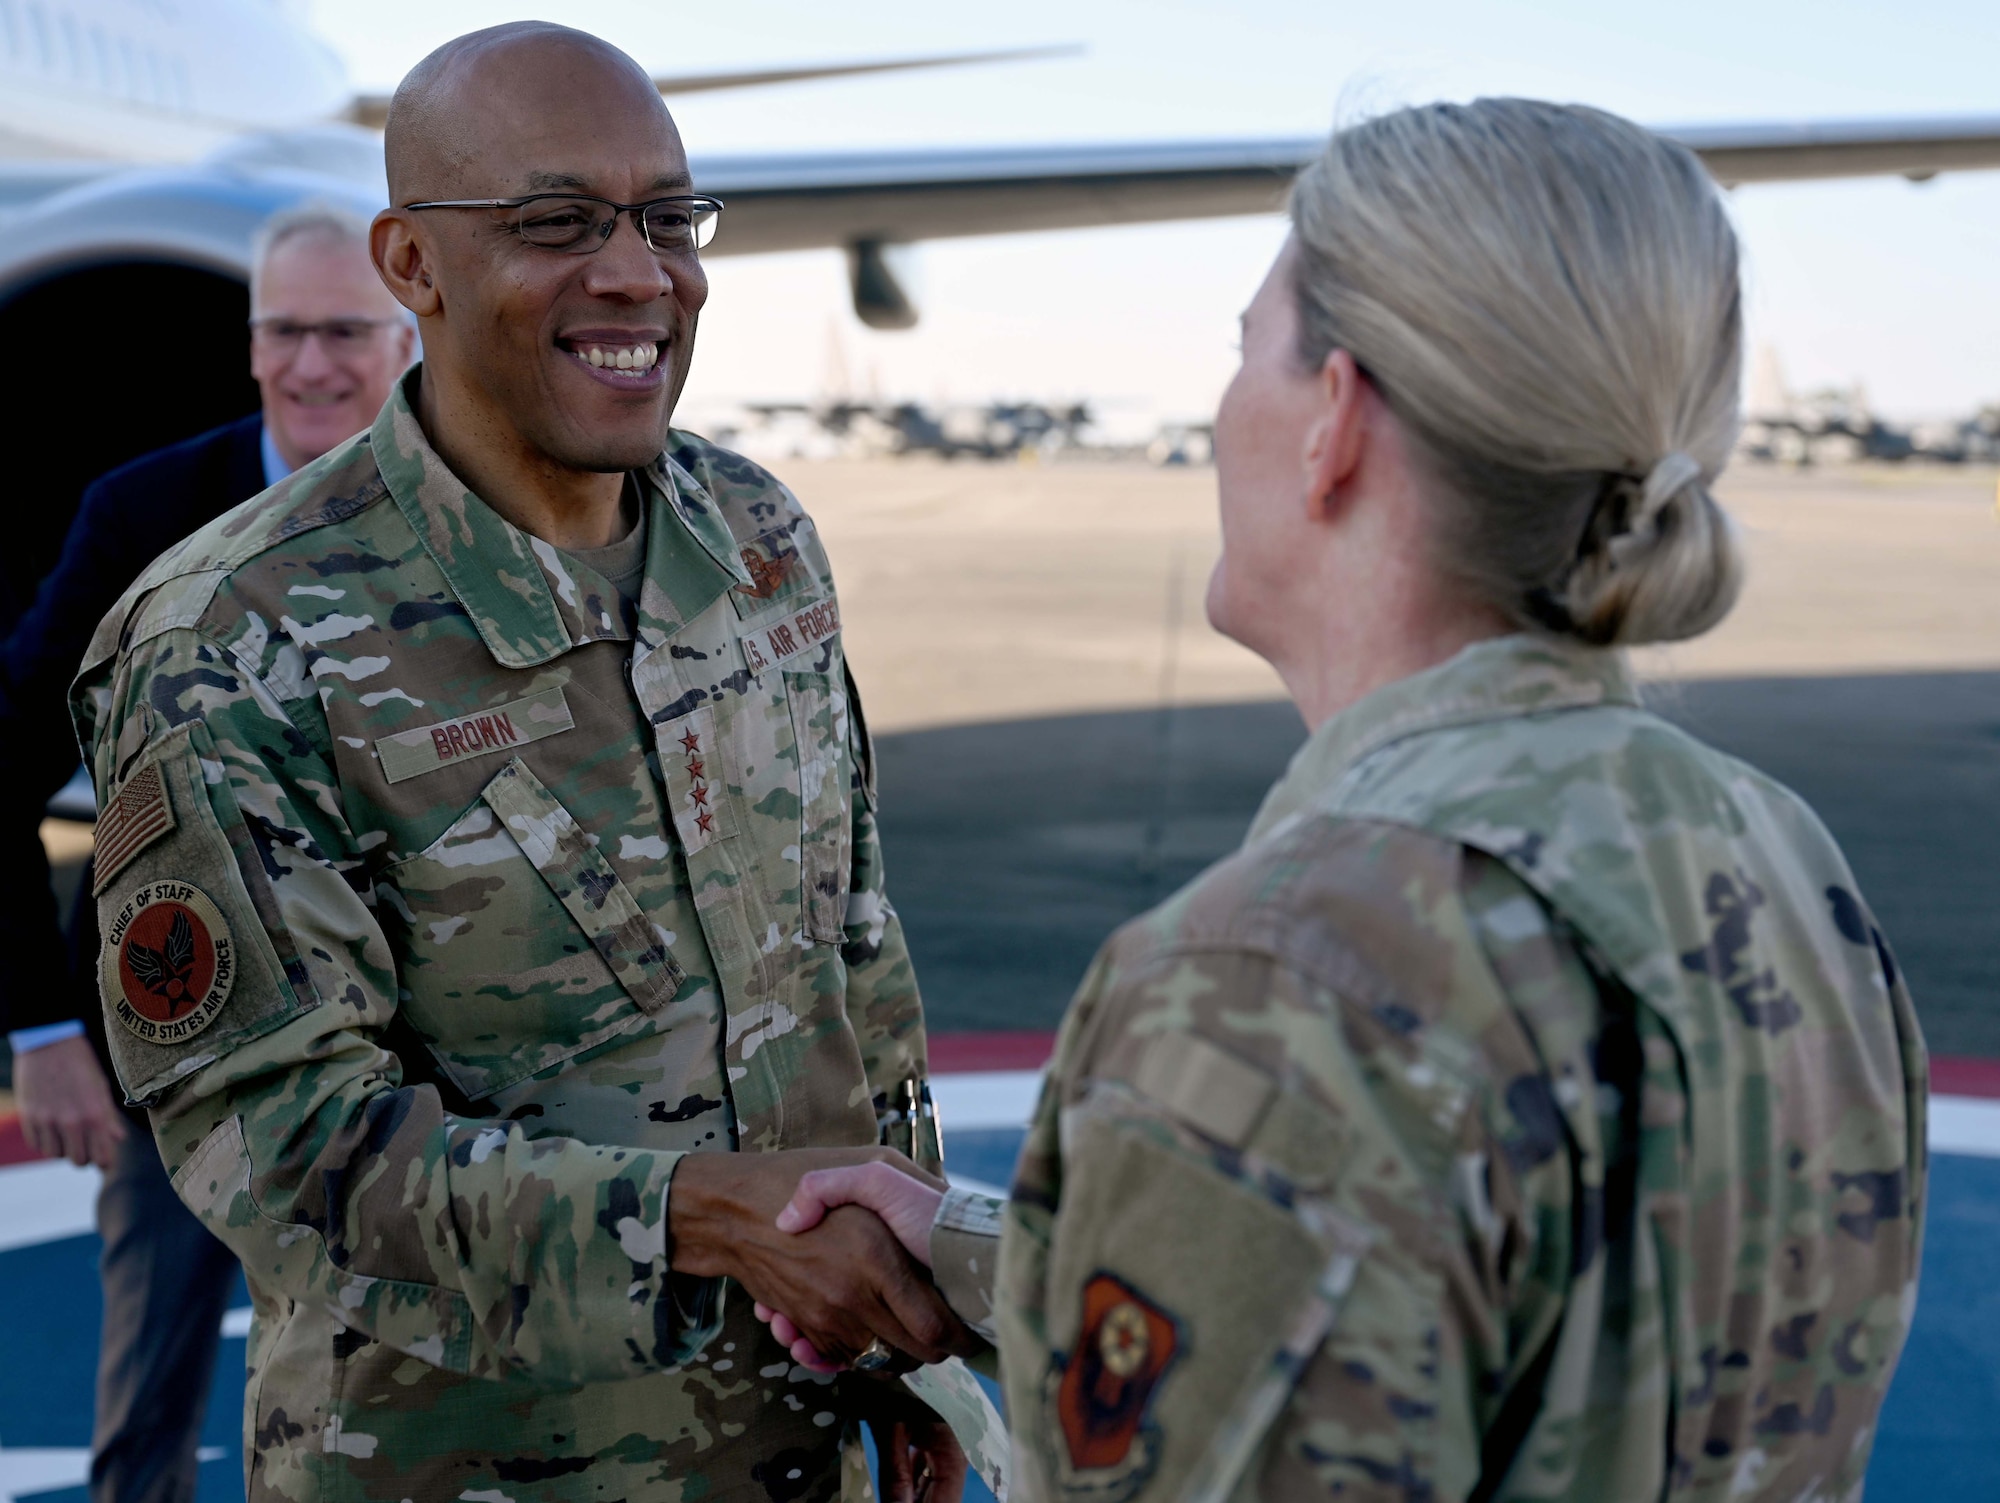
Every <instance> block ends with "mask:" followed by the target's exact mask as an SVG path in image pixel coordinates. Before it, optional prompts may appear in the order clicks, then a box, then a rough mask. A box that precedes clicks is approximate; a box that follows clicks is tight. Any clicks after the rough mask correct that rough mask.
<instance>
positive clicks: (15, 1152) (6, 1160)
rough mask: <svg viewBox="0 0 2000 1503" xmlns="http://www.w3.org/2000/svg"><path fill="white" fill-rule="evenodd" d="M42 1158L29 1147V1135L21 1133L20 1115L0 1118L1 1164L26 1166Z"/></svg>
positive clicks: (15, 1114) (8, 1115) (10, 1114)
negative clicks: (31, 1161) (29, 1162)
mask: <svg viewBox="0 0 2000 1503" xmlns="http://www.w3.org/2000/svg"><path fill="white" fill-rule="evenodd" d="M40 1157H41V1155H40V1154H39V1153H36V1152H35V1150H34V1149H32V1148H30V1147H29V1146H28V1139H27V1135H26V1134H25V1133H23V1132H22V1131H21V1116H20V1113H18V1112H8V1113H7V1114H6V1115H4V1116H0V1164H25V1163H27V1162H28V1161H29V1160H30V1159H38V1158H40Z"/></svg>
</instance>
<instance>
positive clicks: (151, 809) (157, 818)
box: [90, 762, 174, 897]
mask: <svg viewBox="0 0 2000 1503" xmlns="http://www.w3.org/2000/svg"><path fill="white" fill-rule="evenodd" d="M173 827H174V806H173V802H172V800H170V799H169V798H168V797H167V784H166V779H164V778H162V777H161V776H160V765H159V763H157V762H148V763H147V764H146V765H145V766H144V767H142V768H140V769H139V770H138V771H137V772H135V773H133V774H132V776H131V777H129V778H127V779H126V780H125V786H124V787H123V788H121V789H119V790H118V792H117V793H115V794H114V795H112V798H111V802H110V803H108V804H106V805H105V806H104V812H103V813H102V814H100V815H98V816H97V844H96V849H95V850H94V851H93V853H92V854H93V856H94V857H95V860H94V862H93V866H94V868H95V871H96V876H95V877H94V878H93V879H92V881H91V884H90V894H91V896H92V897H95V896H97V894H99V893H101V892H103V891H104V887H105V884H106V883H108V882H109V881H110V880H111V879H112V878H113V877H115V876H117V875H118V874H119V873H120V872H121V871H123V870H124V869H125V868H126V867H127V866H128V865H129V864H130V863H131V860H132V858H133V857H134V856H136V855H138V854H139V852H141V851H143V850H144V849H146V847H147V846H149V845H151V844H152V843H153V842H154V841H156V840H158V839H159V838H160V837H161V836H162V835H165V834H167V833H168V832H169V831H171V830H172V829H173Z"/></svg>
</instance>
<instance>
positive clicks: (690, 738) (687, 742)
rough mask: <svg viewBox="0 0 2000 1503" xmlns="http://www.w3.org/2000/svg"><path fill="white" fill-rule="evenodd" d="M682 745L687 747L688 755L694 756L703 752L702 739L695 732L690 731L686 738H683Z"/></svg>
mask: <svg viewBox="0 0 2000 1503" xmlns="http://www.w3.org/2000/svg"><path fill="white" fill-rule="evenodd" d="M681 745H682V746H684V747H686V748H687V750H688V753H689V754H690V755H692V754H693V753H695V752H698V751H700V750H701V737H699V736H697V735H696V734H695V733H694V732H693V731H689V732H688V733H687V734H686V735H685V736H683V737H681Z"/></svg>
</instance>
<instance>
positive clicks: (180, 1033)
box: [99, 880, 236, 1045]
mask: <svg viewBox="0 0 2000 1503" xmlns="http://www.w3.org/2000/svg"><path fill="white" fill-rule="evenodd" d="M99 965H100V967H101V968H102V971H103V985H104V1000H105V1001H106V1002H107V1003H109V1004H110V1006H111V1010H112V1011H113V1012H114V1013H116V1014H117V1015H118V1021H119V1022H121V1023H123V1024H124V1025H125V1026H126V1027H127V1028H129V1029H130V1030H131V1031H132V1032H133V1033H135V1034H137V1035H138V1036H139V1037H140V1038H142V1039H144V1040H145V1041H146V1042H147V1043H149V1044H162V1045H165V1044H179V1043H183V1042H185V1041H186V1040H188V1039H191V1038H193V1037H194V1036H195V1035H196V1034H197V1033H200V1032H201V1031H202V1029H204V1028H206V1027H208V1025H209V1024H210V1023H213V1022H214V1021H215V1019H216V1016H217V1014H219V1013H220V1012H221V1011H222V1004H223V1003H224V1002H227V1001H228V1000H229V988H230V987H231V986H232V985H233V984H234V983H235V981H236V939H235V936H234V935H232V934H231V933H230V932H229V922H228V920H226V919H224V918H223V916H222V910H221V909H219V908H217V907H216V906H215V904H214V902H213V901H211V900H210V898H209V896H208V894H207V893H205V892H203V891H202V890H201V889H200V888H199V887H196V886H194V885H193V884H192V883H190V882H178V881H171V880H169V881H163V882H148V883H147V884H146V885H145V886H144V887H141V888H140V889H139V890H138V891H137V892H135V893H133V894H132V896H130V897H129V898H127V899H126V900H125V901H124V902H123V903H121V904H119V905H118V912H117V913H116V914H114V915H113V916H112V918H111V922H110V923H109V925H108V926H107V927H106V929H105V932H104V948H103V951H102V953H101V955H100V958H99Z"/></svg>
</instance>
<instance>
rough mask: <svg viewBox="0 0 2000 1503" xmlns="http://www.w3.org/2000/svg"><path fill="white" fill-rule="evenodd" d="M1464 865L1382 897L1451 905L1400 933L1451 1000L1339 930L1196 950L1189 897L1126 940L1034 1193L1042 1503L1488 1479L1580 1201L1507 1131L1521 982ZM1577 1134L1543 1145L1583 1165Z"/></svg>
mask: <svg viewBox="0 0 2000 1503" xmlns="http://www.w3.org/2000/svg"><path fill="white" fill-rule="evenodd" d="M1403 875H1405V876H1413V875H1417V874H1416V873H1414V872H1406V873H1404V874H1403ZM1453 875H1454V874H1453V873H1449V872H1445V873H1441V874H1440V876H1439V889H1438V890H1437V891H1436V892H1433V893H1428V894H1426V893H1423V892H1420V891H1417V890H1416V884H1415V883H1409V884H1407V885H1406V886H1405V887H1403V888H1396V887H1392V886H1391V887H1383V888H1380V889H1378V890H1379V891H1381V892H1383V893H1385V894H1387V895H1388V897H1389V898H1390V899H1391V900H1393V901H1396V902H1408V903H1410V904H1412V905H1413V906H1418V907H1420V908H1421V910H1422V911H1423V912H1424V913H1425V924H1424V931H1425V932H1423V933H1422V937H1421V945H1418V944H1417V942H1416V938H1415V933H1414V931H1413V930H1412V931H1409V932H1406V935H1405V940H1407V942H1404V941H1396V942H1395V943H1396V944H1397V945H1398V947H1399V948H1401V949H1402V950H1403V952H1404V953H1405V954H1406V955H1410V956H1421V957H1422V959H1421V961H1420V962H1419V963H1421V964H1422V965H1423V966H1424V967H1425V968H1426V969H1427V970H1428V971H1429V972H1430V975H1431V977H1432V978H1434V981H1435V989H1434V990H1432V989H1428V988H1427V989H1424V990H1408V991H1405V990H1403V989H1402V988H1401V987H1398V988H1397V989H1396V990H1394V991H1391V990H1388V989H1386V988H1385V986H1384V984H1383V980H1382V977H1383V972H1382V971H1380V970H1377V969H1375V968H1373V967H1372V966H1368V965H1365V964H1361V963H1357V961H1356V958H1355V956H1354V953H1353V952H1352V951H1350V950H1348V949H1346V948H1345V946H1344V943H1343V942H1342V941H1341V940H1340V939H1339V937H1338V936H1333V937H1332V938H1331V939H1330V940H1328V939H1325V938H1321V939H1315V940H1313V941H1312V942H1311V943H1309V944H1306V945H1304V946H1301V947H1297V948H1295V949H1288V948H1287V947H1286V946H1284V945H1280V946H1277V947H1275V948H1274V947H1270V946H1267V945H1264V944H1259V943H1252V942H1249V941H1247V940H1240V939H1238V938H1235V937H1226V938H1189V937H1188V934H1187V933H1186V932H1184V930H1185V929H1186V928H1192V927H1196V926H1194V925H1192V924H1190V923H1189V921H1187V920H1186V918H1185V915H1181V916H1178V917H1177V916H1174V915H1168V916H1167V917H1164V918H1160V917H1155V918H1153V919H1149V920H1142V921H1140V922H1139V923H1138V924H1136V925H1134V926H1130V927H1129V928H1128V930H1126V931H1124V932H1123V933H1121V935H1120V936H1118V937H1115V938H1114V939H1113V941H1112V942H1111V943H1110V944H1109V945H1107V947H1106V950H1105V952H1104V954H1103V955H1102V956H1100V958H1099V961H1098V963H1097V964H1096V966H1094V967H1093V969H1092V972H1091V974H1090V976H1089V977H1088V978H1087V979H1086V981H1085V983H1084V985H1083V988H1082V991H1081V992H1080V994H1079V996H1078V998H1077V999H1076V1001H1075V1002H1074V1003H1073V1004H1072V1008H1071V1011H1070V1014H1069V1016H1068V1017H1067V1018H1066V1019H1065V1022H1064V1025H1063V1030H1062V1034H1061V1036H1060V1038H1059V1041H1058V1045H1057V1053H1056V1059H1055V1061H1054V1063H1053V1065H1052V1066H1051V1073H1050V1079H1049V1083H1048V1085H1047V1087H1046V1088H1045V1090H1044V1094H1043V1097H1042V1100H1041V1103H1040V1105H1039V1107H1038V1108H1037V1112H1036V1115H1035V1118H1034V1121H1033V1124H1032V1126H1031V1128H1030V1131H1029V1136H1028V1140H1027V1142H1026V1144H1025V1146H1024V1148H1023V1152H1022V1157H1021V1160H1020V1165H1019V1168H1018V1170H1017V1174H1016V1180H1015V1184H1014V1187H1013V1191H1012V1195H1011V1198H1010V1201H1009V1203H1008V1205H1007V1207H1006V1212H1005V1222H1006V1224H1005V1231H1004V1236H1003V1242H1002V1247H1001V1259H1000V1272H999V1279H998V1286H999V1287H998V1298H997V1306H998V1313H997V1325H998V1330H999V1347H1000V1366H1001V1373H1002V1377H1003V1380H1004V1383H1005V1387H1006V1395H1007V1409H1008V1413H1009V1415H1010V1416H1011V1418H1012V1423H1013V1427H1014V1433H1015V1437H1016V1463H1017V1468H1018V1469H1019V1473H1020V1476H1021V1478H1022V1482H1021V1495H1022V1496H1025V1497H1044V1496H1048V1497H1054V1496H1058V1495H1063V1496H1068V1495H1074V1494H1079V1493H1081V1492H1092V1493H1104V1494H1107V1495H1108V1494H1111V1493H1115V1494H1116V1495H1117V1496H1119V1497H1121V1498H1127V1499H1142V1500H1143V1499H1151V1498H1155V1497H1160V1498H1165V1497H1169V1496H1172V1497H1175V1498H1182V1497H1186V1498H1211V1497H1212V1498H1217V1499H1220V1498H1223V1497H1228V1496H1233V1495H1235V1490H1236V1489H1237V1488H1238V1487H1239V1486H1250V1487H1254V1488H1255V1489H1256V1491H1257V1495H1259V1496H1266V1497H1291V1496H1308V1495H1310V1496H1321V1495H1323V1494H1325V1493H1326V1492H1327V1491H1329V1490H1332V1491H1337V1492H1339V1493H1340V1495H1341V1496H1342V1497H1344V1498H1352V1499H1383V1500H1387V1499H1392V1498H1393V1499H1405V1498H1409V1497H1414V1496H1423V1497H1430V1498H1436V1499H1438V1500H1441V1503H1442V1500H1447V1499H1454V1498H1464V1497H1466V1496H1467V1495H1468V1494H1469V1493H1470V1492H1471V1491H1472V1490H1473V1488H1474V1487H1475V1486H1476V1485H1477V1483H1478V1481H1479V1475H1480V1466H1481V1441H1482V1435H1483V1432H1484V1429H1485V1426H1486V1425H1487V1424H1488V1422H1489V1421H1490V1419H1491V1410H1492V1407H1493V1402H1494V1400H1493V1398H1492V1394H1493V1393H1494V1392H1495V1391H1497V1389H1498V1388H1499V1387H1501V1386H1504V1384H1505V1383H1506V1381H1507V1380H1508V1378H1509V1376H1510V1374H1511V1371H1512V1368H1513V1366H1514V1364H1516V1363H1517V1362H1518V1361H1520V1360H1523V1358H1524V1356H1531V1355H1532V1351H1533V1346H1534V1339H1535V1338H1536V1337H1537V1336H1539V1335H1540V1334H1541V1332H1540V1331H1530V1330H1525V1329H1522V1328H1521V1327H1520V1326H1517V1325H1515V1324H1512V1323H1510V1312H1518V1311H1520V1310H1521V1308H1522V1302H1521V1299H1520V1295H1521V1285H1522V1283H1523V1282H1524V1281H1527V1280H1531V1279H1533V1278H1535V1277H1538V1276H1540V1275H1541V1274H1543V1273H1544V1272H1546V1270H1545V1269H1544V1267H1543V1264H1544V1260H1545V1258H1546V1257H1547V1256H1548V1255H1549V1253H1550V1251H1551V1250H1550V1249H1547V1248H1544V1247H1543V1245H1542V1243H1543V1238H1542V1236H1541V1235H1540V1230H1541V1227H1542V1226H1543V1225H1545V1224H1546V1221H1547V1220H1548V1219H1549V1214H1548V1213H1549V1211H1550V1207H1548V1206H1545V1205H1543V1204H1541V1203H1540V1202H1541V1199H1542V1197H1541V1193H1540V1189H1539V1187H1538V1186H1536V1187H1531V1186H1527V1185H1524V1184H1522V1183H1519V1182H1517V1180H1516V1178H1515V1175H1514V1173H1513V1168H1514V1166H1515V1165H1517V1164H1519V1163H1520V1162H1522V1160H1521V1159H1520V1158H1519V1157H1518V1156H1514V1157H1510V1156H1509V1154H1507V1153H1505V1152H1501V1151H1496V1150H1497V1149H1498V1148H1499V1145H1496V1144H1495V1143H1494V1142H1493V1141H1492V1139H1491V1136H1490V1132H1491V1128H1490V1124H1489V1122H1488V1119H1487V1109H1488V1108H1489V1107H1490V1106H1491V1105H1492V1104H1493V1101H1494V1099H1495V1098H1497V1097H1498V1096H1500V1095H1502V1094H1505V1090H1506V1087H1507V1083H1506V1082H1497V1083H1496V1082H1495V1081H1494V1080H1493V1078H1492V1076H1491V1075H1490V1074H1489V1072H1488V1070H1487V1066H1486V1062H1485V1061H1484V1060H1483V1059H1482V1058H1481V1057H1480V1054H1479V1047H1480V1043H1481V1042H1482V1041H1481V1040H1478V1039H1477V1038H1476V1036H1473V1035H1469V1034H1468V1032H1467V1031H1466V1029H1465V1028H1463V1027H1461V1026H1458V1025H1459V1024H1461V1023H1462V1022H1464V1020H1465V1019H1466V1018H1467V1017H1468V1016H1471V1017H1479V1016H1486V1015H1489V1014H1491V1013H1492V1004H1493V1003H1494V1001H1495V999H1496V998H1497V997H1498V985H1497V982H1496V981H1495V979H1494V978H1493V976H1492V974H1491V971H1490V970H1489V969H1488V967H1487V966H1486V964H1485V963H1484V960H1483V957H1482V954H1481V951H1480V947H1479V941H1478V937H1477V936H1476V935H1474V934H1473V933H1472V932H1470V929H1469V927H1468V926H1467V925H1466V924H1465V921H1464V912H1463V909H1462V908H1461V907H1459V905H1458V903H1457V901H1456V899H1457V893H1456V890H1455V885H1454V886H1453V887H1450V888H1447V887H1446V886H1445V885H1444V884H1445V883H1448V882H1450V881H1451V879H1452V877H1453ZM1425 880H1427V881H1428V880H1429V878H1428V877H1426V878H1425ZM1228 896H1230V895H1225V898H1227V897H1228ZM1235 896H1241V894H1240V893H1239V894H1236V895H1235ZM1432 900H1435V901H1432ZM1223 927H1227V926H1223ZM1293 932H1294V933H1297V932H1300V931H1299V930H1298V928H1297V927H1296V926H1293ZM1377 933H1378V935H1379V934H1383V933H1386V930H1378V931H1377ZM1321 934H1322V936H1323V935H1324V931H1323V930H1322V931H1321ZM1399 979H1402V978H1399ZM1467 998H1473V999H1475V1001H1474V1004H1473V1005H1471V1006H1468V1004H1467V1002H1466V999H1467ZM1554 1130H1555V1133H1556V1139H1557V1142H1556V1148H1555V1151H1554V1152H1544V1151H1543V1150H1542V1148H1541V1146H1540V1144H1539V1143H1537V1144H1536V1145H1534V1154H1535V1155H1536V1156H1537V1157H1538V1158H1540V1159H1542V1160H1546V1161H1547V1168H1548V1171H1549V1172H1551V1173H1554V1174H1560V1173H1562V1172H1563V1170H1562V1154H1561V1151H1560V1148H1561V1144H1560V1138H1561V1128H1560V1125H1559V1123H1558V1125H1557V1126H1556V1127H1555V1129H1554ZM1508 1146H1509V1147H1511V1146H1512V1145H1508ZM1523 1146H1524V1148H1525V1147H1526V1146H1527V1145H1523ZM1489 1171H1490V1172H1489ZM1523 1338H1525V1342H1524V1343H1523V1340H1522V1339H1523ZM1488 1380H1491V1381H1493V1382H1494V1384H1495V1385H1496V1388H1495V1389H1483V1388H1482V1385H1483V1384H1485V1383H1486V1382H1487V1381H1488ZM1253 1479H1254V1481H1253Z"/></svg>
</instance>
